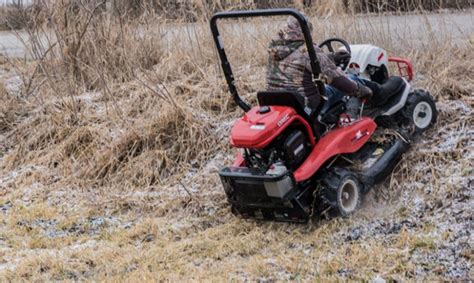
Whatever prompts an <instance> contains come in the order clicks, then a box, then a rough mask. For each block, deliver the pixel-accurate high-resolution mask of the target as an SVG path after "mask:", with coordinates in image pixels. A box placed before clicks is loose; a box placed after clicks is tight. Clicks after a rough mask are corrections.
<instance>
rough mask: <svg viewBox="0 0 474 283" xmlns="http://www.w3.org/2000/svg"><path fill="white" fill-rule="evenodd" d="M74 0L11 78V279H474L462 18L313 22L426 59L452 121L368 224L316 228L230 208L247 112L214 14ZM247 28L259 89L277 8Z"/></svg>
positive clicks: (3, 131)
mask: <svg viewBox="0 0 474 283" xmlns="http://www.w3.org/2000/svg"><path fill="white" fill-rule="evenodd" d="M64 3H66V2H64ZM64 3H63V2H61V3H56V4H54V5H51V6H47V7H45V10H44V11H46V13H48V15H49V16H50V18H51V20H52V24H50V25H49V26H46V25H35V26H34V28H32V29H29V30H28V33H29V35H30V40H31V43H32V50H33V51H32V53H33V57H34V60H31V61H28V62H24V63H23V64H20V63H13V62H10V63H6V65H4V67H3V68H10V70H11V71H9V72H8V73H6V74H3V75H2V79H3V81H4V82H5V83H4V84H5V85H6V86H8V85H9V82H11V80H12V76H13V77H15V76H17V77H18V78H21V79H22V84H21V88H20V89H19V90H16V89H13V88H11V87H6V89H5V90H4V89H0V96H1V97H0V99H1V100H2V101H3V102H6V103H3V104H2V105H0V110H1V112H0V113H1V114H0V142H1V145H0V209H1V211H0V215H1V218H0V254H1V255H2V256H1V257H0V258H1V259H0V277H1V278H3V279H6V280H64V279H67V280H84V279H85V280H105V279H108V280H114V281H115V280H131V281H138V280H143V279H145V280H156V279H167V280H185V279H188V280H189V279H194V280H202V279H207V280H215V281H222V280H225V279H227V280H228V279H237V280H245V279H249V280H257V279H262V280H274V279H283V280H285V279H286V280H305V279H311V278H314V279H316V280H318V279H320V280H331V281H332V280H336V279H339V280H340V279H352V280H362V279H366V280H367V279H372V278H375V277H376V276H381V277H383V278H386V279H394V280H399V279H408V280H420V279H425V280H431V279H438V280H439V279H442V278H446V279H455V278H458V279H459V278H463V279H468V278H472V273H470V272H471V271H470V268H471V267H472V266H471V265H472V264H471V262H470V258H471V257H472V248H471V247H470V246H469V243H470V242H469V239H467V240H465V238H466V235H465V234H463V231H466V229H467V227H468V225H469V223H468V220H467V219H468V217H466V218H462V217H465V213H466V212H467V213H468V215H470V214H469V203H472V201H471V199H472V198H471V196H472V193H470V190H472V189H470V187H472V174H473V171H472V170H473V169H472V161H473V156H472V151H473V147H474V144H473V135H474V133H473V132H472V131H473V130H472V122H473V121H472V117H473V116H472V114H473V111H472V107H473V105H474V101H473V99H472V97H473V91H474V81H473V78H474V65H473V64H474V63H473V62H474V56H473V52H472V48H473V47H474V41H473V37H472V36H473V33H472V28H467V29H461V30H460V33H461V34H462V36H459V37H456V38H455V37H454V35H453V34H452V33H450V31H449V30H446V31H444V32H445V34H443V35H442V36H439V33H442V32H443V28H442V27H443V26H446V22H447V21H448V18H449V15H447V16H441V17H440V18H438V22H437V23H436V26H434V25H433V24H432V23H431V22H430V21H429V19H428V16H427V15H424V14H421V15H419V16H418V17H421V18H423V19H424V20H425V21H424V22H423V24H421V25H420V26H419V30H418V31H417V34H418V35H419V38H423V41H422V42H420V41H413V40H406V38H413V34H410V33H409V31H410V29H403V30H404V31H405V32H406V33H405V34H404V33H402V32H401V31H399V33H393V32H390V28H391V27H390V26H389V25H388V23H387V22H384V21H382V22H381V23H378V22H377V19H380V18H377V17H373V18H370V17H369V18H366V19H361V18H360V17H356V16H346V15H338V16H337V17H329V18H327V19H318V18H317V17H313V18H312V19H313V24H314V26H315V31H317V32H318V33H317V34H315V36H316V38H315V40H316V41H320V40H322V39H324V38H327V37H329V36H332V35H338V36H340V37H343V38H346V39H347V40H348V41H350V42H356V43H362V42H369V43H372V44H375V45H379V46H382V47H384V48H387V49H388V50H389V51H390V53H392V54H397V55H400V56H406V57H409V58H411V59H412V60H413V62H414V65H415V66H416V72H417V77H416V81H415V85H416V87H423V88H426V89H429V90H430V91H431V92H432V93H433V95H434V96H435V97H436V98H437V100H438V105H439V107H440V111H441V116H440V118H439V124H438V126H437V127H436V129H434V130H432V131H430V132H429V133H427V135H426V137H425V138H424V140H422V141H420V143H419V144H417V145H416V146H415V148H414V149H413V150H412V151H411V152H410V153H409V154H408V155H407V156H406V158H405V160H404V161H402V162H401V163H400V164H399V166H398V167H397V169H396V171H395V172H394V174H393V175H392V177H391V178H390V180H388V181H387V182H386V183H385V184H384V185H382V186H381V187H380V188H379V190H377V191H376V192H375V193H374V194H372V195H370V196H369V199H368V200H367V201H366V207H365V208H363V209H362V211H361V212H360V213H358V214H357V215H356V216H355V217H354V218H353V219H348V220H343V219H336V220H332V221H314V222H313V223H311V224H310V225H308V226H301V225H293V224H279V223H259V222H247V221H243V220H241V219H239V218H236V217H234V216H233V215H232V214H231V213H230V211H229V209H228V205H227V203H226V200H225V196H224V193H223V191H222V188H221V187H220V183H219V180H218V177H217V170H218V169H219V168H220V167H222V166H224V165H225V164H229V163H230V162H231V160H232V158H233V151H232V150H231V149H230V148H229V145H228V140H227V136H228V132H229V129H230V127H231V125H232V122H233V121H234V119H236V118H237V117H239V116H240V115H241V112H240V111H239V110H238V109H236V107H235V105H234V103H233V102H232V101H231V99H230V96H229V95H228V93H227V90H226V85H225V82H224V80H223V77H222V74H221V70H220V68H219V63H218V61H217V57H216V53H215V51H214V46H213V43H212V40H211V37H210V33H209V30H208V23H207V21H206V18H205V17H202V18H199V19H198V22H197V23H196V24H193V25H190V24H184V23H176V22H172V23H170V22H167V21H165V20H164V19H162V18H160V16H159V15H157V14H147V15H140V16H138V17H133V18H126V17H123V14H120V13H119V14H115V15H110V14H106V13H105V12H104V11H103V10H101V8H100V7H98V6H94V4H91V3H88V4H77V5H76V4H64ZM74 3H76V2H74ZM77 3H79V2H77ZM308 13H310V12H308ZM240 24H241V25H240V27H241V26H244V28H243V29H242V28H240V27H239V26H236V25H234V24H231V23H229V24H226V25H225V26H224V27H223V30H224V31H225V33H226V36H225V37H224V42H225V44H226V48H227V50H228V52H229V54H232V55H231V56H230V59H231V61H232V63H235V67H234V71H235V74H236V77H237V78H239V81H238V84H239V87H240V89H241V90H242V92H243V95H244V96H245V97H246V98H247V99H249V100H251V99H252V97H253V96H254V95H253V93H254V92H255V91H256V90H259V89H263V87H264V80H263V78H264V75H265V73H264V70H265V56H266V51H265V49H264V47H265V46H266V44H267V42H268V39H269V37H270V36H271V35H272V34H273V32H274V31H276V29H278V21H276V22H270V23H269V22H267V21H262V20H256V21H252V22H250V23H240ZM250 24H255V25H256V27H254V28H251V29H249V25H250ZM249 30H250V31H249ZM434 33H438V35H436V36H435V35H434ZM232 34H233V36H232ZM257 34H259V35H257ZM237 35H238V36H237ZM425 39H426V40H425ZM257 58H259V59H257ZM2 147H3V149H2ZM466 198H467V199H468V202H467V205H465V203H466V202H465V200H466ZM420 202H421V203H420ZM440 203H441V204H440ZM455 204H456V206H454V205H455ZM443 210H445V211H446V212H444V211H443ZM471 211H472V206H471ZM455 213H456V214H455ZM460 243H467V244H460ZM450 245H453V246H450ZM454 245H455V246H454ZM450 249H452V250H454V252H452V253H453V256H452V257H450V256H451V252H450V251H451V250H450ZM449 260H451V261H452V262H449ZM456 276H461V277H456Z"/></svg>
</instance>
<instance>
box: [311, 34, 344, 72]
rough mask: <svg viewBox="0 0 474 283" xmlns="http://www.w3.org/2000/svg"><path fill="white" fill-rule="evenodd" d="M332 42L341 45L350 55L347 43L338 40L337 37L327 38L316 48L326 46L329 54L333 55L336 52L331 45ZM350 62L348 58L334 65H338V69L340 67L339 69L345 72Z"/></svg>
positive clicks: (340, 39)
mask: <svg viewBox="0 0 474 283" xmlns="http://www.w3.org/2000/svg"><path fill="white" fill-rule="evenodd" d="M334 42H339V43H341V44H342V45H343V46H344V48H345V49H346V50H347V52H348V53H349V55H350V54H351V47H350V45H349V43H347V41H345V40H344V39H342V38H338V37H333V38H328V39H326V40H325V41H323V42H321V43H320V44H319V45H318V46H319V48H323V47H325V46H326V47H327V48H328V50H329V52H331V53H332V54H334V53H336V51H335V50H334V47H333V46H332V44H333V43H334ZM350 61H351V59H350V57H349V58H348V59H347V60H344V61H343V62H336V64H338V65H339V67H341V69H343V70H345V69H346V68H347V65H349V62H350Z"/></svg>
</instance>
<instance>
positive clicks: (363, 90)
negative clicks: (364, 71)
mask: <svg viewBox="0 0 474 283" xmlns="http://www.w3.org/2000/svg"><path fill="white" fill-rule="evenodd" d="M357 86H358V87H359V88H358V89H357V92H356V93H355V97H357V98H360V99H366V100H369V99H370V98H371V97H372V95H373V93H372V90H371V89H370V88H368V87H366V86H365V85H362V84H360V83H357Z"/></svg>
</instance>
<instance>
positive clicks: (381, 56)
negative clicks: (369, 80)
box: [347, 44, 388, 75]
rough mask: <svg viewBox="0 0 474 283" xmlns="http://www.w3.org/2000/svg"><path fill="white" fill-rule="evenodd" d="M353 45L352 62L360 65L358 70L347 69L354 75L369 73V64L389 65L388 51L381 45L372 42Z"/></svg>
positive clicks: (377, 65)
mask: <svg viewBox="0 0 474 283" xmlns="http://www.w3.org/2000/svg"><path fill="white" fill-rule="evenodd" d="M350 47H351V61H350V63H349V66H351V63H356V64H357V65H359V68H358V69H357V70H355V69H354V70H351V69H349V68H348V69H347V72H348V73H351V74H354V75H359V74H360V75H367V74H366V72H365V71H366V68H367V66H368V65H372V66H376V67H380V66H382V65H385V66H388V54H387V51H385V50H383V49H382V48H380V47H377V46H374V45H371V44H352V45H350Z"/></svg>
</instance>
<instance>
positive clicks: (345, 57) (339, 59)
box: [332, 50, 351, 66]
mask: <svg viewBox="0 0 474 283" xmlns="http://www.w3.org/2000/svg"><path fill="white" fill-rule="evenodd" d="M332 57H333V60H334V63H335V64H336V65H337V66H339V65H343V64H345V63H348V62H349V60H351V54H350V53H349V52H347V50H339V51H337V52H336V53H334V55H333V56H332Z"/></svg>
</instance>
